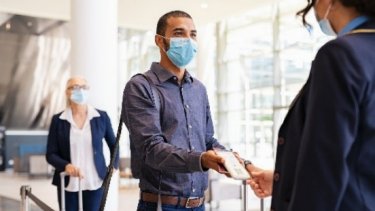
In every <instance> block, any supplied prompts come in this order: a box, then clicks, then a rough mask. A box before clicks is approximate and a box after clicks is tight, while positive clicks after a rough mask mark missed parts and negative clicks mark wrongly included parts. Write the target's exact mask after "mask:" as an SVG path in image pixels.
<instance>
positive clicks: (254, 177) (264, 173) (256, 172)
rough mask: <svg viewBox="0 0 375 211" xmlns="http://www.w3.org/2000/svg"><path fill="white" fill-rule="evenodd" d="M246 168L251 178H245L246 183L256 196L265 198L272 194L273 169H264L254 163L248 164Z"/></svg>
mask: <svg viewBox="0 0 375 211" xmlns="http://www.w3.org/2000/svg"><path fill="white" fill-rule="evenodd" d="M247 170H248V172H249V173H250V175H251V179H249V180H247V184H249V185H250V187H251V189H253V191H254V193H255V195H256V196H258V197H259V198H265V197H268V196H271V195H272V185H273V171H272V170H264V169H261V168H258V167H255V166H254V165H248V166H247Z"/></svg>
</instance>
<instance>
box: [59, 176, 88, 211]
mask: <svg viewBox="0 0 375 211" xmlns="http://www.w3.org/2000/svg"><path fill="white" fill-rule="evenodd" d="M65 176H68V175H67V174H66V173H65V172H61V173H60V181H61V182H60V183H61V211H65ZM78 210H79V211H83V203H82V188H81V179H79V182H78Z"/></svg>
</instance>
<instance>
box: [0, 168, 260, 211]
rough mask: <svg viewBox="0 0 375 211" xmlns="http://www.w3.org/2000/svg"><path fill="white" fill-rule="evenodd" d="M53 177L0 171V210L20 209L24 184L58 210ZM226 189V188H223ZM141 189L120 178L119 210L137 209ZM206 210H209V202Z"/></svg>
mask: <svg viewBox="0 0 375 211" xmlns="http://www.w3.org/2000/svg"><path fill="white" fill-rule="evenodd" d="M51 180H52V179H51V178H45V177H39V178H38V177H36V178H32V179H31V178H29V177H28V175H27V174H17V173H13V172H11V171H7V172H0V211H13V210H14V211H18V210H20V208H19V206H20V202H19V201H20V188H21V186H22V185H28V186H30V187H31V191H32V193H33V194H34V195H35V196H37V197H38V198H40V199H41V200H42V201H43V202H45V203H46V204H48V205H49V206H50V207H51V208H53V209H55V210H57V209H58V203H57V194H56V189H55V187H54V186H53V185H51ZM223 191H225V190H223ZM138 196H139V190H138V187H137V181H130V182H129V180H120V189H119V198H118V201H119V205H118V207H119V208H118V210H119V211H132V210H136V207H137V203H138ZM248 202H249V207H250V210H252V211H255V210H260V209H259V200H258V199H256V198H255V197H254V196H252V195H250V197H249V200H248ZM241 205H242V202H241V201H240V200H226V201H221V202H220V207H218V208H217V209H212V210H214V211H240V210H241ZM40 210H41V209H39V208H36V206H32V207H31V211H40ZM206 210H207V211H209V210H210V208H209V205H208V204H207V206H206Z"/></svg>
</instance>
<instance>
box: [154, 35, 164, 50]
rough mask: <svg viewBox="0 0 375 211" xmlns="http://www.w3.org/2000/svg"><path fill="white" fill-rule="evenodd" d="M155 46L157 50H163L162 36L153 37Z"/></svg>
mask: <svg viewBox="0 0 375 211" xmlns="http://www.w3.org/2000/svg"><path fill="white" fill-rule="evenodd" d="M155 44H156V45H157V46H158V47H159V48H164V43H163V37H162V36H159V35H155Z"/></svg>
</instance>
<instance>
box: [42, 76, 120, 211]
mask: <svg viewBox="0 0 375 211" xmlns="http://www.w3.org/2000/svg"><path fill="white" fill-rule="evenodd" d="M88 88H89V87H88V85H87V82H86V80H85V79H83V78H79V77H74V78H71V79H69V80H68V82H67V88H66V97H67V102H68V103H67V108H66V109H65V110H64V111H63V112H61V113H59V114H56V115H54V116H53V118H52V122H51V125H50V129H49V135H48V143H47V154H46V158H47V161H48V163H50V164H51V165H52V166H53V167H54V168H55V174H54V176H53V181H52V184H53V185H56V186H57V189H58V191H57V192H58V200H59V206H60V207H61V203H62V202H61V196H60V173H61V172H63V171H65V172H66V173H67V175H69V176H68V177H65V199H66V200H65V201H66V203H65V205H66V210H67V211H70V210H72V211H73V210H78V181H79V180H78V178H79V177H80V178H81V179H82V180H81V187H82V190H83V209H84V210H90V211H95V210H99V206H100V201H101V198H102V195H103V190H102V188H101V186H102V182H103V179H104V177H105V176H106V173H107V166H106V163H105V158H104V155H103V139H104V140H105V141H106V143H107V145H108V147H109V148H110V149H113V147H114V144H115V135H114V133H113V129H112V126H111V122H110V119H109V117H108V115H107V113H106V112H104V111H100V110H97V109H95V108H93V107H92V106H90V105H87V91H88ZM110 151H112V150H110ZM117 156H118V155H117Z"/></svg>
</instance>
